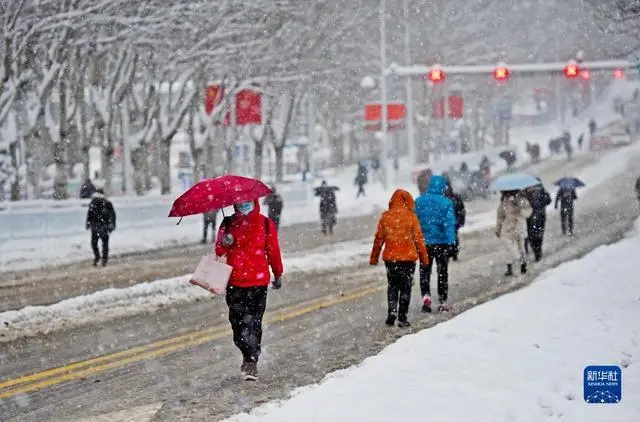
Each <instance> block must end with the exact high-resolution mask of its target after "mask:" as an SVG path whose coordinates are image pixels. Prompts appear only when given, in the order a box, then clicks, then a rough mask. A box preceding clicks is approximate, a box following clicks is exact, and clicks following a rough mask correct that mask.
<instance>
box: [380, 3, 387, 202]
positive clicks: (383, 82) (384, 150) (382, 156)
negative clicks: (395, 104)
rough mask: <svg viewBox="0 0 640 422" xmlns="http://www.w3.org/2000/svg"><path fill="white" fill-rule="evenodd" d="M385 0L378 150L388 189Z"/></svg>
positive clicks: (383, 182) (381, 29) (381, 41)
mask: <svg viewBox="0 0 640 422" xmlns="http://www.w3.org/2000/svg"><path fill="white" fill-rule="evenodd" d="M386 14H387V2H386V0H380V96H381V103H382V104H381V105H382V118H381V125H380V126H381V127H380V133H381V134H382V139H381V142H380V143H381V152H380V167H381V170H382V187H383V188H384V189H385V190H388V189H389V163H388V161H389V160H388V155H389V152H388V151H389V149H388V147H387V143H388V133H387V132H388V129H389V116H388V103H389V101H388V100H387V23H386Z"/></svg>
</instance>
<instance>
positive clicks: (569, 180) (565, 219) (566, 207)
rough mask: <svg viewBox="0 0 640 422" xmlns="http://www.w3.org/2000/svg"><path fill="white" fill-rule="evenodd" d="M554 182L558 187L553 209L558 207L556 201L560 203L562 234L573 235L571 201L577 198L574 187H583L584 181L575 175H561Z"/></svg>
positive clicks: (572, 208) (572, 206)
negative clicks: (560, 177) (561, 176)
mask: <svg viewBox="0 0 640 422" xmlns="http://www.w3.org/2000/svg"><path fill="white" fill-rule="evenodd" d="M555 184H556V186H558V187H559V188H560V189H558V193H557V194H556V202H555V209H558V203H560V225H561V227H562V234H563V235H567V234H568V235H569V236H573V211H574V204H573V203H574V202H575V201H576V200H577V199H578V195H577V194H576V189H577V188H580V187H583V186H584V183H583V182H582V181H581V180H580V179H577V178H575V177H563V178H562V179H560V180H558V181H556V183H555Z"/></svg>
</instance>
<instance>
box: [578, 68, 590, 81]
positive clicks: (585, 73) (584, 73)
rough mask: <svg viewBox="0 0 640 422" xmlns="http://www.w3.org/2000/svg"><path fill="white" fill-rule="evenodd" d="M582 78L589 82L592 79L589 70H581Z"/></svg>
mask: <svg viewBox="0 0 640 422" xmlns="http://www.w3.org/2000/svg"><path fill="white" fill-rule="evenodd" d="M580 77H581V78H582V79H587V80H588V79H589V78H591V72H589V71H588V70H581V71H580Z"/></svg>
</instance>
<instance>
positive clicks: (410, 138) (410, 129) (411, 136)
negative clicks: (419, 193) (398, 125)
mask: <svg viewBox="0 0 640 422" xmlns="http://www.w3.org/2000/svg"><path fill="white" fill-rule="evenodd" d="M410 41H411V38H410V34H409V0H404V55H405V61H406V63H407V64H409V63H411V44H410ZM406 88H407V115H406V117H405V121H406V122H407V126H406V128H407V142H408V144H409V145H408V146H409V150H408V152H409V164H410V165H412V166H414V165H416V164H418V162H417V161H418V160H417V156H416V140H415V129H414V126H413V122H414V116H413V84H412V78H407V80H406Z"/></svg>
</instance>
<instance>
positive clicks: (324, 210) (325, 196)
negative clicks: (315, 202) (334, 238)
mask: <svg viewBox="0 0 640 422" xmlns="http://www.w3.org/2000/svg"><path fill="white" fill-rule="evenodd" d="M337 190H340V188H338V187H337V186H329V185H327V182H326V181H324V180H323V181H322V184H321V185H320V187H318V188H316V189H315V194H316V196H319V197H320V224H321V228H322V233H323V234H324V235H327V234H333V226H335V225H336V223H337V216H338V203H337V200H336V194H335V192H336V191H337Z"/></svg>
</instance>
